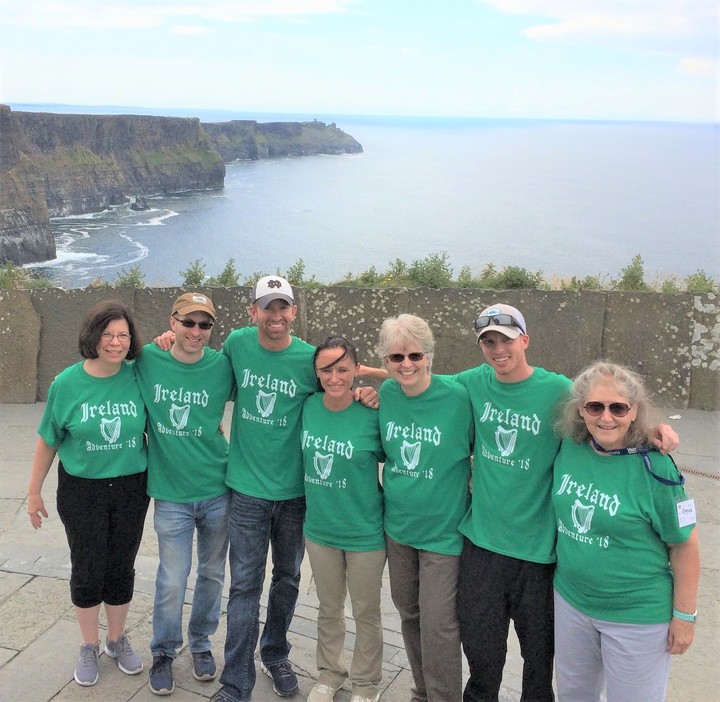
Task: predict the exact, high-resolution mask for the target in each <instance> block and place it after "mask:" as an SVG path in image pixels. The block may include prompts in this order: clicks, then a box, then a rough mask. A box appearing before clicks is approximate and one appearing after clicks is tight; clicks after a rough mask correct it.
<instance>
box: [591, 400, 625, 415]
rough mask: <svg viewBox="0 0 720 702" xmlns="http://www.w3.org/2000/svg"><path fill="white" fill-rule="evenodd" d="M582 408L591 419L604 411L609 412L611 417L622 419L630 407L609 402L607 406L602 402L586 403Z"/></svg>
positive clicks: (621, 403) (623, 403)
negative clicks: (607, 410)
mask: <svg viewBox="0 0 720 702" xmlns="http://www.w3.org/2000/svg"><path fill="white" fill-rule="evenodd" d="M583 407H584V408H585V411H586V412H587V413H588V414H589V415H590V416H591V417H599V416H600V415H601V414H602V413H603V412H604V411H605V410H606V409H609V410H610V414H611V415H612V416H613V417H624V416H625V415H626V414H627V413H628V412H629V411H630V407H631V405H628V404H627V403H626V402H611V403H610V404H609V405H606V404H605V403H604V402H586V403H585V404H584V405H583Z"/></svg>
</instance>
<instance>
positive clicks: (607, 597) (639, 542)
mask: <svg viewBox="0 0 720 702" xmlns="http://www.w3.org/2000/svg"><path fill="white" fill-rule="evenodd" d="M656 423H657V418H656V413H655V410H654V408H653V406H652V404H651V402H650V400H649V397H648V393H647V391H646V390H645V386H644V384H643V381H642V378H641V377H640V376H639V375H638V374H637V373H634V372H633V371H631V370H629V369H627V368H624V367H623V366H619V365H616V364H614V363H608V362H604V361H600V362H596V363H593V364H592V365H591V366H589V367H588V368H586V369H585V370H584V371H583V372H582V373H580V374H579V375H578V377H577V378H576V380H575V382H574V383H573V387H572V393H571V397H570V398H569V399H568V401H567V403H566V405H565V408H564V414H563V417H562V419H561V421H560V422H559V425H558V426H559V429H560V431H561V433H562V434H563V436H564V437H565V438H564V439H563V441H562V446H561V449H560V453H559V454H558V456H557V458H556V460H555V466H554V484H553V507H554V509H555V514H556V520H557V522H556V523H557V529H558V540H557V570H556V572H555V579H554V586H555V671H556V679H557V685H558V693H559V699H560V702H574V701H575V700H583V701H584V702H593V701H595V700H600V695H601V693H602V690H603V688H605V689H606V694H607V701H608V702H636V701H637V700H643V702H661V701H662V700H663V699H664V698H665V689H666V686H667V679H668V673H669V668H670V656H671V654H681V653H684V652H685V651H686V650H687V649H688V647H689V646H690V644H691V643H692V640H693V636H694V629H695V617H696V615H697V611H696V603H697V587H698V579H699V572H700V557H699V553H698V533H697V526H696V522H697V520H696V515H695V506H694V503H693V501H692V500H691V499H689V498H688V496H687V495H686V493H685V489H684V487H683V483H684V479H683V478H682V476H681V475H680V473H679V471H678V469H677V468H676V466H675V464H674V462H673V460H672V458H671V457H670V456H669V455H668V456H664V455H662V454H660V453H658V452H657V451H655V450H654V447H652V446H648V445H647V437H648V436H649V435H651V433H652V432H651V429H652V427H653V425H654V424H656Z"/></svg>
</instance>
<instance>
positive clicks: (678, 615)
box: [673, 607, 697, 624]
mask: <svg viewBox="0 0 720 702" xmlns="http://www.w3.org/2000/svg"><path fill="white" fill-rule="evenodd" d="M673 617H676V618H677V619H682V620H683V621H684V622H692V623H693V624H694V623H695V621H696V620H697V610H695V611H694V612H693V613H692V614H685V612H680V611H678V610H677V609H675V608H674V607H673Z"/></svg>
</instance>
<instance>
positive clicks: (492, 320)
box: [475, 314, 525, 334]
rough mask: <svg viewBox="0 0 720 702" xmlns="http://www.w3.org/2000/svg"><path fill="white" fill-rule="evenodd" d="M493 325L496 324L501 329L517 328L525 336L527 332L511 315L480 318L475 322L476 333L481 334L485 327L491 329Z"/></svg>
mask: <svg viewBox="0 0 720 702" xmlns="http://www.w3.org/2000/svg"><path fill="white" fill-rule="evenodd" d="M491 324H496V325H497V326H499V327H517V328H518V329H519V330H520V331H521V332H522V333H523V334H524V333H525V330H524V329H523V326H522V324H520V322H518V321H517V319H515V317H513V316H512V315H511V314H494V315H492V316H487V315H486V316H484V317H478V318H477V319H476V320H475V332H476V333H477V332H479V331H481V330H482V329H485V327H489V326H490V325H491Z"/></svg>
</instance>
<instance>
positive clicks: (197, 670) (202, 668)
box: [192, 651, 217, 681]
mask: <svg viewBox="0 0 720 702" xmlns="http://www.w3.org/2000/svg"><path fill="white" fill-rule="evenodd" d="M192 659H193V677H194V678H195V680H202V681H207V680H214V679H215V674H216V673H217V667H216V665H215V659H214V658H213V654H212V653H210V651H200V653H193V654H192Z"/></svg>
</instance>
